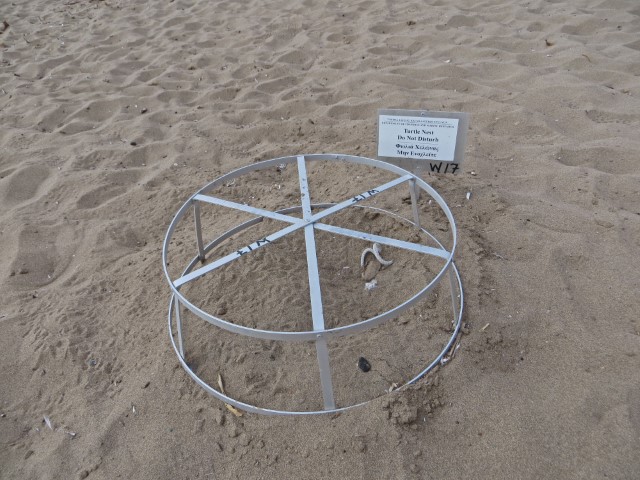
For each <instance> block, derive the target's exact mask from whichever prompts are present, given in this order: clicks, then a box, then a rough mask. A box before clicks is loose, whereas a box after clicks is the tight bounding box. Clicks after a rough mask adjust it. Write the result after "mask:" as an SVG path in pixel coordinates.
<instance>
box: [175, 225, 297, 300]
mask: <svg viewBox="0 0 640 480" xmlns="http://www.w3.org/2000/svg"><path fill="white" fill-rule="evenodd" d="M303 226H304V224H294V225H289V226H288V227H286V228H283V229H282V230H279V231H277V232H276V233H272V234H271V235H267V236H266V237H264V238H261V239H260V240H256V241H255V242H253V243H251V244H250V245H247V246H245V247H242V248H240V249H239V250H236V251H235V252H233V253H230V254H229V255H226V256H224V257H222V258H219V259H218V260H216V261H214V262H211V263H210V264H209V265H205V266H204V267H202V268H198V269H197V270H194V271H193V272H191V273H188V274H186V275H184V276H182V277H180V278H178V279H177V280H174V281H173V285H174V286H175V287H176V288H179V287H181V286H182V285H184V284H185V283H187V282H190V281H191V280H193V279H195V278H198V277H201V276H202V275H204V274H205V273H209V272H210V271H212V270H215V269H216V268H219V267H221V266H223V265H226V264H227V263H229V262H232V261H233V260H235V259H236V258H240V257H241V256H243V255H246V254H247V253H250V252H253V251H255V250H257V249H259V248H261V247H264V246H265V245H269V244H270V243H273V242H275V241H276V240H278V239H279V238H282V237H284V236H285V235H288V234H290V233H291V232H294V231H296V230H299V229H300V228H302V227H303Z"/></svg>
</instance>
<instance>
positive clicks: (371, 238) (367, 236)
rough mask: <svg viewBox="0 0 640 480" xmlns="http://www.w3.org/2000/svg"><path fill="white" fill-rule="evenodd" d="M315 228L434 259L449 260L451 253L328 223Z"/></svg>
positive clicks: (317, 225) (318, 224)
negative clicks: (429, 256)
mask: <svg viewBox="0 0 640 480" xmlns="http://www.w3.org/2000/svg"><path fill="white" fill-rule="evenodd" d="M315 227H316V228H317V229H318V230H324V231H326V232H330V233H336V234H338V235H345V236H347V237H353V238H357V239H359V240H366V241H368V242H377V243H381V244H382V245H388V246H390V247H397V248H403V249H405V250H411V251H413V252H418V253H424V254H427V255H433V256H434V257H440V258H443V259H445V260H446V259H448V258H449V257H450V256H451V253H450V252H448V251H446V250H443V249H440V248H434V247H427V246H426V245H421V244H419V243H411V242H405V241H403V240H396V239H395V238H389V237H382V236H380V235H373V234H372V233H365V232H360V231H358V230H350V229H348V228H342V227H335V226H333V225H327V224H326V223H316V224H315Z"/></svg>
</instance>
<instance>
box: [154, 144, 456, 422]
mask: <svg viewBox="0 0 640 480" xmlns="http://www.w3.org/2000/svg"><path fill="white" fill-rule="evenodd" d="M194 230H195V231H194ZM455 248H456V226H455V222H454V219H453V215H452V214H451V210H450V209H449V207H448V206H447V204H446V202H445V201H444V200H443V199H442V197H441V196H440V195H439V194H438V193H437V192H436V191H435V190H434V189H433V188H432V187H431V186H430V185H429V184H427V183H426V182H425V181H424V180H422V179H421V178H419V177H418V176H416V175H414V174H412V173H410V172H408V171H406V170H404V169H402V168H400V167H398V166H395V165H393V164H390V163H386V162H382V161H379V160H373V159H370V158H364V157H356V156H350V155H334V154H314V155H296V156H290V157H283V158H276V159H272V160H266V161H262V162H258V163H254V164H251V165H247V166H245V167H242V168H239V169H237V170H235V171H232V172H231V173H228V174H226V175H223V176H221V177H219V178H217V179H216V180H214V181H212V182H211V183H209V184H207V185H206V186H204V187H203V188H202V189H200V190H199V191H198V192H197V193H195V194H194V195H193V196H191V197H190V198H189V199H188V200H187V201H186V202H185V203H184V204H183V205H182V206H181V207H180V209H179V210H178V212H177V214H176V215H175V217H174V218H173V221H172V222H171V224H170V226H169V228H168V231H167V235H166V238H165V241H164V245H163V250H162V255H163V266H164V272H165V275H166V277H167V280H168V282H169V286H170V288H171V292H172V295H171V300H170V304H169V315H168V322H169V335H170V339H171V344H172V346H173V348H174V350H175V352H176V354H177V356H178V360H179V362H180V364H181V365H182V367H183V368H184V370H185V371H186V372H187V374H188V375H189V376H190V377H191V378H192V379H193V380H194V381H195V382H196V383H197V384H198V385H200V386H201V387H202V388H203V389H204V390H206V391H207V392H208V393H210V394H211V395H213V396H214V397H216V398H218V399H220V400H222V401H223V402H225V403H226V404H227V405H229V406H230V408H232V409H241V410H245V411H248V412H254V413H261V414H283V415H313V414H321V413H333V412H338V411H342V410H345V409H348V408H353V407H356V406H358V405H362V404H364V403H366V402H368V401H370V400H373V399H374V398H377V397H379V396H381V395H384V394H386V393H388V392H391V391H393V390H395V389H397V388H401V387H402V386H404V385H408V384H412V383H415V382H418V381H419V380H420V379H421V378H423V377H424V376H425V375H427V374H428V373H429V372H430V371H431V370H432V369H433V368H435V367H436V366H437V365H441V364H444V363H446V362H447V361H448V360H449V359H450V358H451V355H452V354H453V353H454V352H455V348H456V345H457V343H456V341H457V337H458V333H459V331H460V324H461V319H462V308H463V292H462V283H461V280H460V275H459V272H458V270H457V268H456V266H455V264H454V261H453V257H454V252H455Z"/></svg>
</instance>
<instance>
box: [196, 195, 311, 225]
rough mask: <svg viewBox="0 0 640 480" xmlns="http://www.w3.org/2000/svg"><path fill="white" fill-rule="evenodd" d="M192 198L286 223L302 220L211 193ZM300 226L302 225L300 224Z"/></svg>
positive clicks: (295, 222)
mask: <svg viewBox="0 0 640 480" xmlns="http://www.w3.org/2000/svg"><path fill="white" fill-rule="evenodd" d="M193 199H194V200H199V201H201V202H206V203H211V204H213V205H220V206H221V207H227V208H233V209H234V210H241V211H243V212H247V213H252V214H253V215H257V216H259V217H267V218H272V219H273V220H280V221H281V222H287V223H294V224H297V223H302V220H300V219H299V218H296V217H291V216H289V215H282V214H281V213H276V212H272V211H271V210H265V209H263V208H256V207H252V206H250V205H243V204H242V203H237V202H232V201H230V200H223V199H222V198H218V197H212V196H211V195H202V194H198V195H195V196H194V197H193ZM301 226H302V225H301Z"/></svg>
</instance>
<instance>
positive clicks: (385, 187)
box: [311, 175, 413, 222]
mask: <svg viewBox="0 0 640 480" xmlns="http://www.w3.org/2000/svg"><path fill="white" fill-rule="evenodd" d="M412 178H413V176H412V175H404V176H402V177H398V178H396V179H395V180H391V181H390V182H387V183H385V184H384V185H380V186H379V187H376V188H372V189H371V190H367V191H366V192H363V193H361V194H360V195H356V196H355V197H351V198H349V199H348V200H345V201H343V202H340V203H337V204H335V205H334V206H333V207H329V208H327V209H326V210H322V211H321V212H318V213H316V214H315V215H313V216H312V217H311V221H312V222H317V221H318V220H321V219H323V218H324V217H326V216H328V215H331V214H333V213H336V212H339V211H340V210H343V209H345V208H347V207H350V206H351V205H354V204H356V203H358V202H361V201H362V200H366V199H367V198H371V197H374V196H376V195H378V194H379V193H382V192H384V191H385V190H389V189H390V188H393V187H395V186H396V185H400V184H401V183H404V182H406V181H408V180H410V179H412Z"/></svg>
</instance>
